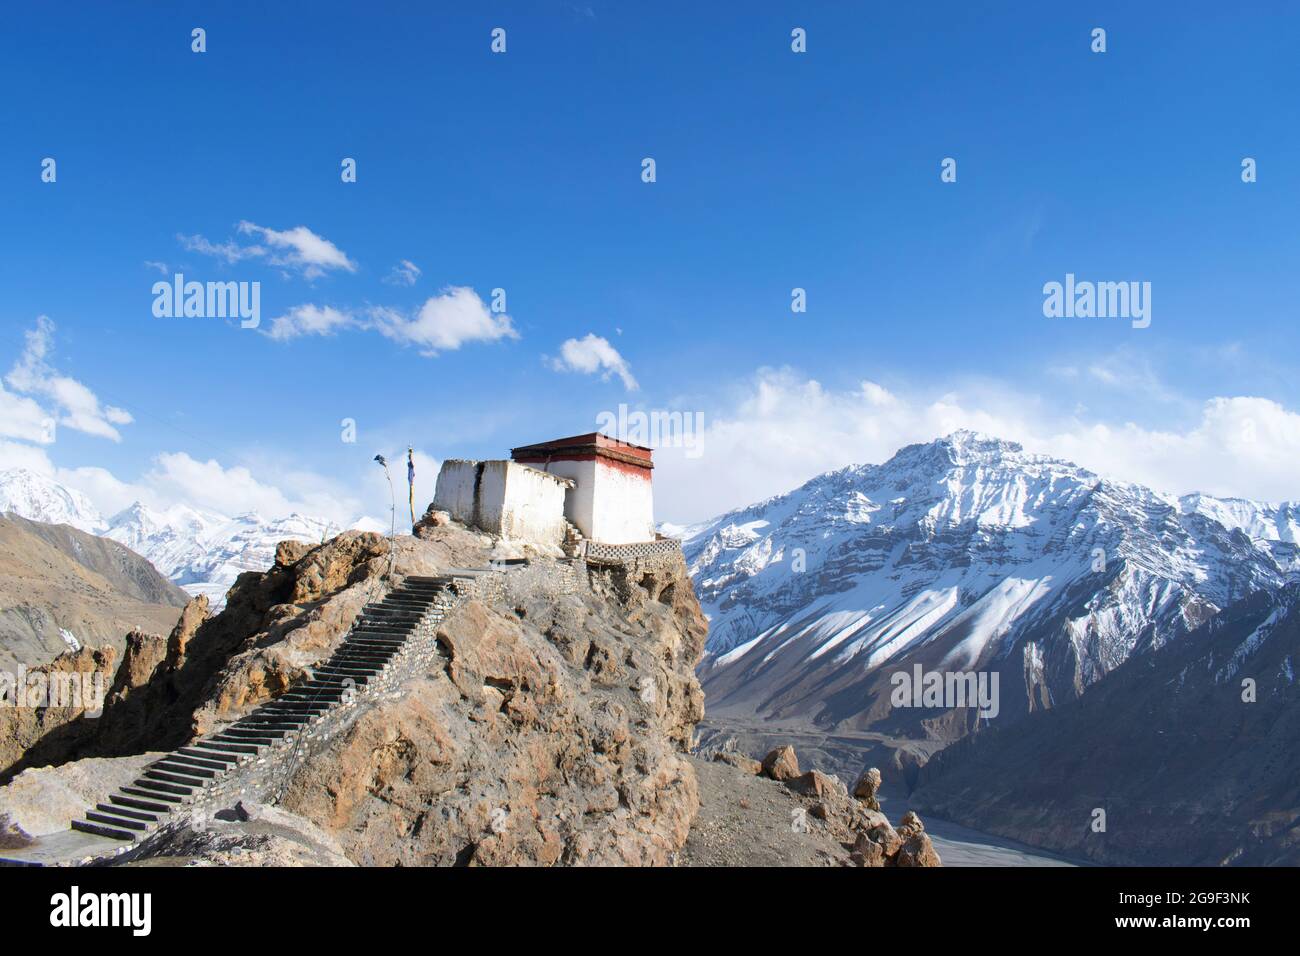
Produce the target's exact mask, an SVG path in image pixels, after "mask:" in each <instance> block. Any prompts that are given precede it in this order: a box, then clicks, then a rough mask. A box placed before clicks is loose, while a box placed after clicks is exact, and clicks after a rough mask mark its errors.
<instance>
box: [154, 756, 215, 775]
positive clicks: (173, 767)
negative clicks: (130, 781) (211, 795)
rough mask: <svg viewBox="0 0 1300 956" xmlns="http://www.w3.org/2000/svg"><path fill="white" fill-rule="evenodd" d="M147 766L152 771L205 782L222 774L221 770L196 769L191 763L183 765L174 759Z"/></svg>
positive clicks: (170, 758) (166, 759)
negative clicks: (176, 774) (195, 778)
mask: <svg viewBox="0 0 1300 956" xmlns="http://www.w3.org/2000/svg"><path fill="white" fill-rule="evenodd" d="M149 766H150V769H153V770H164V771H166V772H167V773H178V774H183V775H184V776H187V777H200V778H203V779H206V780H211V779H213V778H214V777H215V776H216V775H217V774H218V773H221V772H222V771H221V770H213V769H212V768H211V767H196V766H194V764H192V763H185V762H184V761H182V760H177V759H176V758H175V757H164V758H163V759H162V760H159V761H158V762H157V763H153V764H150V765H149ZM223 769H224V768H223Z"/></svg>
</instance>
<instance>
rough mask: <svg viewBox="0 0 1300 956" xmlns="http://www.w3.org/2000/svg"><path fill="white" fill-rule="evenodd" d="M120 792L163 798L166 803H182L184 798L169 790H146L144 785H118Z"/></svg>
mask: <svg viewBox="0 0 1300 956" xmlns="http://www.w3.org/2000/svg"><path fill="white" fill-rule="evenodd" d="M119 789H120V791H121V792H122V793H125V794H128V795H130V796H132V797H143V798H145V799H147V800H164V801H166V802H167V803H184V802H185V798H184V797H182V796H180V795H178V794H175V793H171V792H169V791H159V790H148V789H146V788H144V787H120V788H119Z"/></svg>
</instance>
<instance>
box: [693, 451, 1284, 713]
mask: <svg viewBox="0 0 1300 956" xmlns="http://www.w3.org/2000/svg"><path fill="white" fill-rule="evenodd" d="M1298 531H1300V507H1297V506H1295V505H1264V504H1259V503H1255V502H1245V501H1241V500H1237V499H1216V498H1212V497H1209V496H1205V495H1189V496H1186V497H1184V498H1182V499H1177V498H1170V497H1169V496H1166V495H1161V494H1158V493H1156V492H1154V491H1151V490H1150V489H1147V488H1144V487H1142V486H1139V485H1133V484H1128V483H1124V482H1118V481H1111V480H1108V479H1103V478H1100V477H1099V476H1097V475H1095V474H1093V473H1092V472H1089V471H1087V470H1085V469H1083V468H1080V467H1078V466H1077V465H1074V464H1072V463H1070V462H1067V461H1062V460H1059V459H1055V458H1051V457H1048V456H1043V455H1034V454H1030V453H1027V452H1025V451H1024V449H1023V448H1022V447H1021V446H1020V445H1017V444H1015V443H1013V442H1007V441H1002V440H999V439H996V438H991V437H988V436H984V435H979V434H976V433H973V432H957V433H954V434H952V435H949V436H947V437H946V438H943V439H939V440H937V441H934V442H931V443H928V444H922V445H912V446H908V447H906V448H903V449H901V450H900V451H899V452H898V453H897V454H896V455H895V456H894V457H893V458H892V459H890V460H889V461H888V462H886V463H884V464H882V465H852V466H849V467H847V468H843V469H839V470H837V471H832V472H828V473H826V474H824V475H821V476H818V477H817V478H814V479H812V480H811V481H809V482H807V483H806V484H805V485H803V486H802V487H800V488H798V489H796V490H794V491H792V492H790V493H788V494H785V495H778V496H776V497H774V498H770V499H768V500H766V501H762V502H759V503H758V504H755V505H752V506H750V507H748V508H741V509H737V510H735V511H732V512H729V513H727V514H725V515H722V516H720V517H719V518H717V519H715V520H713V521H711V522H707V523H705V524H704V525H702V526H696V527H694V528H692V529H690V531H689V534H683V535H682V539H683V547H684V550H685V552H686V556H687V561H688V563H689V565H690V570H691V574H692V577H693V578H694V581H695V585H696V590H697V593H698V594H699V596H700V600H701V603H702V604H703V606H704V609H705V612H706V613H707V614H708V616H709V618H710V632H709V639H708V645H707V653H706V657H705V660H704V662H703V663H702V665H701V673H702V676H703V677H704V679H705V687H706V691H708V692H709V693H710V694H711V698H710V699H711V701H713V703H714V705H715V706H719V705H720V706H724V707H725V706H727V705H729V704H730V703H732V702H737V701H745V706H747V707H750V708H752V709H755V710H757V711H759V712H762V713H769V714H781V715H799V714H802V715H804V716H810V717H813V718H815V719H818V720H821V721H823V722H827V723H830V722H833V720H832V718H831V717H830V716H828V715H827V714H825V713H819V709H820V708H822V707H823V706H824V705H826V700H827V699H830V698H834V700H835V704H834V707H836V708H839V710H837V712H836V713H837V715H838V716H837V717H836V719H838V718H839V717H842V716H843V715H845V714H852V713H854V710H853V708H854V707H855V706H856V707H858V708H859V709H863V708H869V707H871V706H873V704H872V702H871V700H870V699H868V698H869V696H870V694H869V693H868V688H866V687H865V686H864V687H863V688H862V691H861V693H862V694H863V695H864V696H863V699H861V700H860V701H857V702H856V703H855V701H854V695H853V694H851V693H849V691H848V690H846V688H847V687H849V686H850V685H853V686H856V685H855V684H854V682H858V681H861V680H863V676H864V675H868V674H871V673H873V672H876V671H879V670H880V669H882V668H885V667H886V665H889V667H890V668H892V667H894V666H896V665H898V664H900V663H901V662H902V661H904V660H905V659H906V660H911V659H916V656H917V655H923V657H924V659H925V661H926V662H927V664H929V665H937V666H940V667H944V668H952V669H974V668H977V667H978V668H997V669H1002V670H1008V671H1015V673H1008V674H1007V675H1006V676H1007V678H1008V679H1009V680H1014V681H1015V682H1016V683H1017V684H1019V685H1022V686H1024V687H1025V690H1024V691H1022V693H1023V694H1024V695H1025V696H1026V701H1027V703H1026V706H1031V704H1030V703H1028V701H1029V700H1030V699H1031V698H1033V699H1050V698H1052V697H1055V696H1058V695H1060V694H1074V693H1078V692H1081V691H1082V689H1083V688H1085V687H1087V686H1088V685H1090V684H1091V683H1093V682H1094V681H1095V680H1097V679H1098V678H1099V677H1101V676H1102V675H1103V674H1105V673H1107V672H1109V671H1110V670H1112V669H1113V668H1114V667H1116V666H1118V664H1120V663H1122V662H1123V661H1124V660H1126V659H1127V658H1128V657H1129V656H1131V655H1132V654H1133V653H1135V652H1138V651H1140V650H1142V649H1146V648H1153V647H1159V646H1161V645H1162V644H1164V643H1165V642H1167V641H1169V640H1172V639H1175V638H1176V637H1177V636H1179V635H1180V634H1182V633H1186V631H1188V630H1190V629H1191V628H1192V627H1194V626H1196V625H1197V624H1199V623H1200V622H1202V621H1203V620H1205V619H1206V618H1207V617H1208V616H1210V615H1212V614H1214V613H1215V612H1217V611H1218V610H1219V609H1220V608H1223V607H1225V606H1227V605H1228V604H1229V603H1231V602H1232V601H1235V600H1237V599H1239V598H1241V597H1243V596H1245V595H1247V594H1250V593H1253V592H1254V591H1257V590H1262V589H1274V588H1277V587H1280V586H1281V585H1282V584H1283V583H1284V582H1285V580H1286V579H1287V578H1288V576H1289V575H1290V574H1291V573H1292V572H1293V571H1294V570H1296V569H1300V562H1297V561H1296V560H1295V547H1296V546H1295V544H1294V542H1295V541H1296V540H1297V539H1298V537H1300V535H1298ZM1030 644H1032V647H1029V645H1030ZM1031 665H1032V666H1031ZM1046 685H1050V686H1046ZM1005 686H1007V685H1006V684H1005V683H1004V687H1005ZM871 693H875V691H871Z"/></svg>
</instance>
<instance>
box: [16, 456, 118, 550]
mask: <svg viewBox="0 0 1300 956" xmlns="http://www.w3.org/2000/svg"><path fill="white" fill-rule="evenodd" d="M0 513H9V514H16V515H18V517H20V518H26V519H27V520H28V521H44V522H45V523H46V524H66V525H71V526H72V527H74V528H76V529H77V530H78V531H85V532H87V533H89V534H102V533H103V532H104V531H105V530H106V529H107V525H106V524H105V522H104V517H103V515H101V514H100V513H99V511H98V510H96V508H95V506H94V505H93V504H91V502H90V499H89V498H87V497H86V496H85V495H83V494H81V493H80V492H78V491H73V490H72V489H70V488H65V487H64V486H63V485H61V484H59V483H58V482H57V481H55V480H54V479H53V478H47V477H46V476H45V475H41V474H38V473H36V472H34V471H29V470H27V469H26V468H8V469H5V470H4V471H0Z"/></svg>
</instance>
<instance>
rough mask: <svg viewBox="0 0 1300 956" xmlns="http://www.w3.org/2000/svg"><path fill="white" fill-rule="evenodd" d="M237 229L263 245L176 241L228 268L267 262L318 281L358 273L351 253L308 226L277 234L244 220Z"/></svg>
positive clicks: (185, 238)
mask: <svg viewBox="0 0 1300 956" xmlns="http://www.w3.org/2000/svg"><path fill="white" fill-rule="evenodd" d="M236 228H237V229H238V231H239V233H240V234H241V235H245V236H258V237H260V239H261V243H259V244H254V245H251V246H241V245H239V243H237V242H235V240H233V239H227V240H226V241H225V242H212V241H210V240H208V239H206V238H204V237H203V236H199V235H194V236H186V235H178V236H177V237H176V238H177V239H178V240H179V241H180V243H181V245H182V246H184V247H185V248H186V249H187V250H189V251H190V252H197V253H199V254H201V255H205V256H212V257H213V258H215V259H220V260H222V261H223V262H226V263H228V264H233V263H236V262H240V261H242V260H244V259H265V260H266V261H267V262H268V263H270V264H271V265H274V266H281V267H283V268H287V269H294V270H296V271H297V272H299V273H301V274H302V276H303V277H304V278H307V279H316V278H319V277H320V276H323V275H324V274H325V273H327V272H331V271H335V270H342V271H344V272H355V271H356V270H357V265H356V263H355V262H353V261H352V260H351V259H349V258H348V256H347V253H345V252H344V251H343V250H342V249H340V248H339V247H338V246H336V245H334V243H332V242H330V241H329V240H328V239H326V238H325V237H324V236H319V235H317V234H316V233H314V232H312V231H311V230H310V229H308V228H307V227H306V226H294V227H293V228H292V229H285V230H276V229H269V228H267V227H266V226H259V225H258V224H257V223H255V222H249V221H248V220H243V221H241V222H240V223H239V225H238V226H237V227H236Z"/></svg>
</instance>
